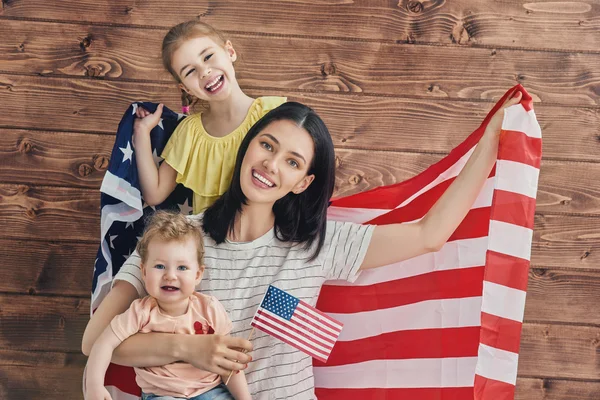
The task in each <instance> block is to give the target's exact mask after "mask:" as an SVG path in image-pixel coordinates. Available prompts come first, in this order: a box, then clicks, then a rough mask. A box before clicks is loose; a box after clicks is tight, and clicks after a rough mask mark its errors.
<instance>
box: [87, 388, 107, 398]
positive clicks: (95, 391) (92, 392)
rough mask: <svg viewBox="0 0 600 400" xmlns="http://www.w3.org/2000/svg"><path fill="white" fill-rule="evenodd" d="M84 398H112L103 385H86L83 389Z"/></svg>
mask: <svg viewBox="0 0 600 400" xmlns="http://www.w3.org/2000/svg"><path fill="white" fill-rule="evenodd" d="M85 400H112V397H110V393H108V390H106V388H105V387H104V386H92V387H89V386H88V387H87V390H86V391H85Z"/></svg>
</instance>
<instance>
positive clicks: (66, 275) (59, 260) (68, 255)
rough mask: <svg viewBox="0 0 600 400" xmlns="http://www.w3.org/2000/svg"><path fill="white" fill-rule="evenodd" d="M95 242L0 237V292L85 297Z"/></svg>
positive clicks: (92, 263)
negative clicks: (44, 240)
mask: <svg viewBox="0 0 600 400" xmlns="http://www.w3.org/2000/svg"><path fill="white" fill-rule="evenodd" d="M98 242H99V241H98ZM98 244H99V243H98ZM98 244H96V243H77V242H76V241H73V242H43V241H34V240H30V241H25V240H14V239H0V259H1V260H2V264H3V265H4V267H3V268H0V292H4V293H22V294H24V293H29V294H38V295H60V296H79V297H88V296H90V293H91V290H92V269H93V266H94V260H95V259H96V252H97V250H98Z"/></svg>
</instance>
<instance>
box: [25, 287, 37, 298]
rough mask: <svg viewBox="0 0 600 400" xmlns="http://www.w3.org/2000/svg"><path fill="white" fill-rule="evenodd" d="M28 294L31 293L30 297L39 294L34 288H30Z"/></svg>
mask: <svg viewBox="0 0 600 400" xmlns="http://www.w3.org/2000/svg"><path fill="white" fill-rule="evenodd" d="M27 293H29V295H31V296H34V295H35V294H36V293H37V292H36V291H35V289H34V288H29V290H28V291H27Z"/></svg>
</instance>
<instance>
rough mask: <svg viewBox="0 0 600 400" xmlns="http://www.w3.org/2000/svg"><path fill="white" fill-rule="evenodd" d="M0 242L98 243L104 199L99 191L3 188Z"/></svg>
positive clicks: (0, 188) (0, 202) (0, 194)
mask: <svg viewBox="0 0 600 400" xmlns="http://www.w3.org/2000/svg"><path fill="white" fill-rule="evenodd" d="M0 220H1V221H3V223H5V224H6V226H9V227H10V229H7V230H5V231H4V233H3V234H1V235H0V238H15V239H28V238H31V239H36V240H57V241H66V242H80V241H83V242H85V241H88V242H96V243H97V242H98V238H99V237H100V226H99V224H100V195H99V192H98V191H95V190H80V189H72V188H61V187H31V186H27V185H10V184H9V185H5V184H0Z"/></svg>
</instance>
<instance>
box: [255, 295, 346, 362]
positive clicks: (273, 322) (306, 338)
mask: <svg viewBox="0 0 600 400" xmlns="http://www.w3.org/2000/svg"><path fill="white" fill-rule="evenodd" d="M251 325H252V326H253V327H256V328H258V329H260V330H262V331H263V332H266V333H268V334H269V335H271V336H274V337H276V338H278V339H279V340H281V341H283V342H285V343H287V344H289V345H291V346H293V347H295V348H297V349H299V350H301V351H303V352H305V353H307V354H309V355H310V356H311V357H313V358H316V359H317V360H319V361H321V362H326V361H327V359H328V358H329V355H330V354H331V350H332V349H333V346H334V344H335V342H336V341H337V340H338V337H339V335H340V332H341V331H342V324H341V323H340V322H339V321H336V320H335V319H334V318H332V317H330V316H329V315H327V314H325V313H323V312H321V311H319V310H317V309H315V308H313V307H311V306H310V305H309V304H307V303H305V302H304V301H302V300H300V301H299V303H298V305H297V306H296V310H295V311H294V313H293V314H292V317H291V318H290V319H289V321H288V320H287V319H285V318H281V317H280V316H279V315H277V314H275V313H272V312H270V311H269V310H266V309H264V308H262V307H259V309H258V310H257V312H256V314H255V315H254V318H253V319H252V322H251Z"/></svg>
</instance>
